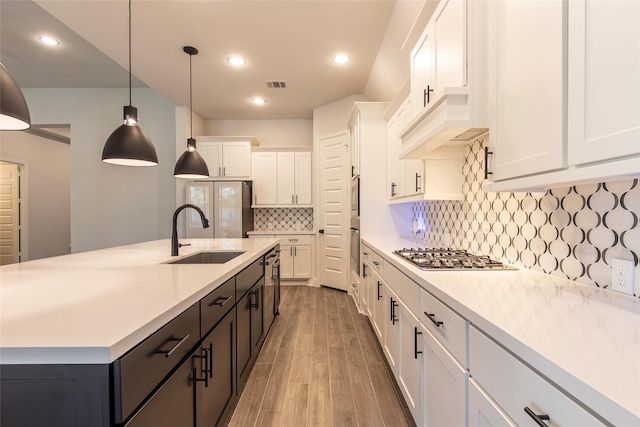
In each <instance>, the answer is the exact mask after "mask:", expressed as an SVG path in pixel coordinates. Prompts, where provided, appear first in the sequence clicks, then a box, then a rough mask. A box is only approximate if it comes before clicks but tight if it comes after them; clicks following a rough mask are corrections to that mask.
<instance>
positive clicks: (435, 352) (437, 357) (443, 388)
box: [418, 324, 469, 427]
mask: <svg viewBox="0 0 640 427" xmlns="http://www.w3.org/2000/svg"><path fill="white" fill-rule="evenodd" d="M419 332H420V333H421V335H420V337H421V351H422V365H421V372H420V396H421V402H420V404H421V405H420V406H421V411H420V421H419V423H418V424H419V425H421V426H430V427H431V426H436V427H438V426H466V425H467V380H468V378H469V371H467V370H466V369H465V368H464V367H463V366H462V365H461V364H460V363H459V362H458V361H457V360H456V359H455V357H453V355H452V354H451V353H450V352H449V351H448V350H447V349H446V348H445V347H444V346H443V345H442V343H440V341H439V340H438V339H437V338H436V337H435V336H434V335H433V334H432V333H431V332H429V330H428V329H427V328H425V326H424V325H422V324H421V325H420V331H419Z"/></svg>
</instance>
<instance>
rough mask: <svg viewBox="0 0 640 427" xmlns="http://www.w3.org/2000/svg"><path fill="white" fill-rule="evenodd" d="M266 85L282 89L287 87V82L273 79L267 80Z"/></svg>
mask: <svg viewBox="0 0 640 427" xmlns="http://www.w3.org/2000/svg"><path fill="white" fill-rule="evenodd" d="M267 87H270V88H272V89H284V88H286V87H287V84H286V83H285V82H281V81H275V80H274V81H268V82H267Z"/></svg>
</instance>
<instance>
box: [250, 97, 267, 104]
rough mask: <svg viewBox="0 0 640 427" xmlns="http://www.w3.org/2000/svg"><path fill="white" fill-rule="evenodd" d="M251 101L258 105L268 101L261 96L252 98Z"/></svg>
mask: <svg viewBox="0 0 640 427" xmlns="http://www.w3.org/2000/svg"><path fill="white" fill-rule="evenodd" d="M251 102H253V103H254V104H256V105H263V104H266V103H267V101H266V100H265V99H264V98H259V97H255V98H251Z"/></svg>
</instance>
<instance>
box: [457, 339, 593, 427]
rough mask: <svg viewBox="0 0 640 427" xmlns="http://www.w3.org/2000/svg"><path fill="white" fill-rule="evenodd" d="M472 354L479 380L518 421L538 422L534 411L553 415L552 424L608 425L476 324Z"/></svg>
mask: <svg viewBox="0 0 640 427" xmlns="http://www.w3.org/2000/svg"><path fill="white" fill-rule="evenodd" d="M469 354H470V363H471V368H472V369H471V372H472V375H473V377H474V378H475V381H477V383H478V384H480V386H481V387H482V389H484V390H486V392H487V394H488V395H489V396H491V398H492V399H493V400H495V402H496V403H497V404H498V405H499V407H500V408H501V409H502V410H503V411H504V412H505V413H506V414H507V415H508V416H509V417H510V418H511V419H513V421H514V422H515V423H516V424H517V425H520V426H536V425H537V424H536V421H535V420H534V415H533V414H535V415H536V416H539V417H540V418H544V417H549V419H548V420H544V424H546V425H548V426H550V427H562V426H566V427H574V426H581V427H587V426H602V425H604V424H603V423H602V422H600V420H598V419H597V418H595V417H594V416H593V415H591V414H590V413H588V412H587V411H586V410H585V409H583V408H582V407H581V406H579V405H578V404H577V403H575V402H574V401H573V400H571V399H570V398H569V397H568V396H567V395H565V394H564V393H562V392H561V391H560V390H558V389H557V388H555V387H554V386H553V385H552V384H550V383H548V382H547V381H546V380H545V379H544V378H542V377H541V376H540V375H538V374H537V373H535V372H534V371H533V370H531V369H530V368H529V367H527V366H526V365H524V364H523V363H522V362H520V361H519V360H518V359H516V358H515V357H514V356H512V355H511V354H509V353H507V352H506V351H505V350H504V349H502V348H501V347H499V346H498V344H496V343H495V342H494V341H492V340H491V339H490V338H488V337H487V336H486V335H484V334H483V333H482V332H480V331H478V330H477V329H475V328H470V332H469ZM526 408H528V409H529V410H530V411H531V414H529V413H527V411H526ZM471 416H473V414H472V415H471ZM489 425H490V424H489Z"/></svg>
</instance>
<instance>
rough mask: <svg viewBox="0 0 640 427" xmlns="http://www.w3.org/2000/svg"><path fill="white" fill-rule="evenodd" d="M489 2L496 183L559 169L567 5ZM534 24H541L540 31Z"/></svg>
mask: <svg viewBox="0 0 640 427" xmlns="http://www.w3.org/2000/svg"><path fill="white" fill-rule="evenodd" d="M494 4H495V7H496V16H497V18H496V22H497V25H496V27H497V28H496V31H497V33H496V46H495V47H496V73H495V76H496V80H495V90H496V92H495V105H496V114H495V118H494V121H495V122H494V126H492V129H491V148H492V151H493V156H492V158H491V160H490V162H489V165H490V169H491V170H492V172H493V175H492V178H493V179H494V180H496V181H499V180H504V179H508V178H515V177H519V176H524V175H530V174H536V173H541V172H546V171H551V170H555V169H561V168H564V167H565V166H566V159H565V154H564V151H565V143H566V141H565V139H566V138H565V115H566V103H565V99H566V90H565V85H564V81H565V79H566V65H565V60H564V54H565V49H566V30H567V22H566V7H567V2H564V1H562V0H549V1H536V0H525V1H499V2H495V3H494ZM540 22H544V30H543V31H541V28H540Z"/></svg>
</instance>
